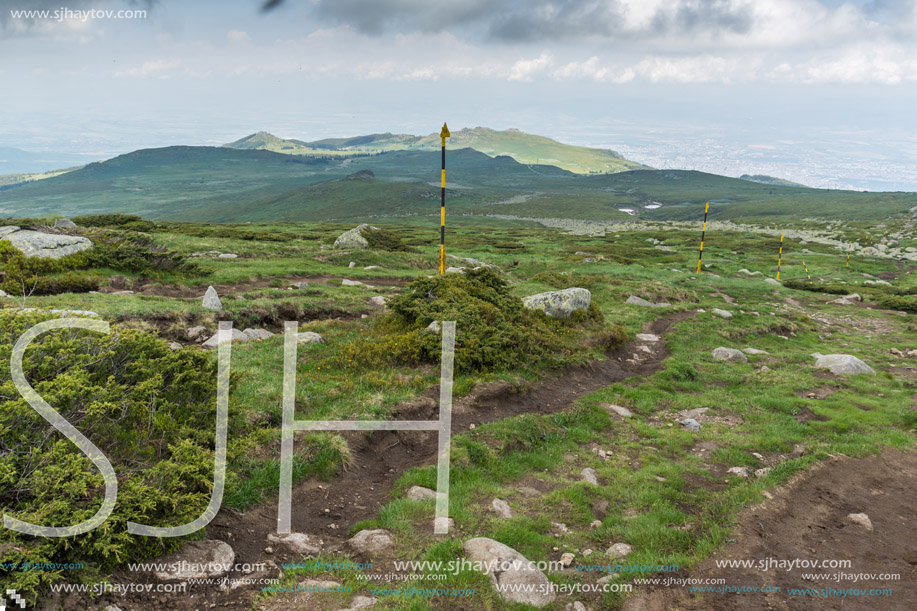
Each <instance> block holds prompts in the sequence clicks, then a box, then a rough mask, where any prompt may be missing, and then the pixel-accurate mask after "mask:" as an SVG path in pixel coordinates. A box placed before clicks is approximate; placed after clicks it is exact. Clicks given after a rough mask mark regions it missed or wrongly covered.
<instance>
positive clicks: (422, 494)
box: [407, 486, 436, 501]
mask: <svg viewBox="0 0 917 611" xmlns="http://www.w3.org/2000/svg"><path fill="white" fill-rule="evenodd" d="M407 497H408V498H409V499H411V500H412V501H429V500H433V499H435V498H436V491H434V490H430V489H429V488H424V487H423V486H411V488H410V489H409V490H408V494H407Z"/></svg>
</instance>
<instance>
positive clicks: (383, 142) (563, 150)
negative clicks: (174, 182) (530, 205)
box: [224, 127, 646, 174]
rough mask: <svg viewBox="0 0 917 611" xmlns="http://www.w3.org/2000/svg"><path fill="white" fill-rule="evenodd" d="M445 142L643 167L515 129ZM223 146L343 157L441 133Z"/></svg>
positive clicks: (262, 137) (554, 159)
mask: <svg viewBox="0 0 917 611" xmlns="http://www.w3.org/2000/svg"><path fill="white" fill-rule="evenodd" d="M447 144H448V146H449V148H450V149H452V148H456V149H458V148H465V147H468V148H473V149H475V150H476V151H480V152H482V153H484V154H486V155H489V156H491V157H497V156H500V155H506V156H509V157H512V158H513V159H515V160H516V161H518V162H519V163H522V164H526V165H529V164H536V165H553V166H556V167H559V168H562V169H565V170H569V171H571V172H576V173H578V174H607V173H614V172H624V171H627V170H633V169H639V168H645V167H646V166H642V165H640V164H639V163H635V162H633V161H630V160H628V159H625V158H624V157H623V156H621V155H620V154H619V153H617V152H615V151H612V150H609V149H597V148H589V147H584V146H573V145H570V144H563V143H561V142H558V141H556V140H552V139H551V138H547V137H545V136H537V135H534V134H527V133H525V132H523V131H520V130H518V129H507V130H503V131H498V130H493V129H490V128H487V127H475V128H465V129H460V130H457V131H454V132H452V137H451V138H450V139H449V140H448V143H447ZM224 146H225V147H228V148H235V149H263V150H269V151H273V152H275V153H286V154H291V155H313V156H317V155H333V156H347V155H357V154H376V153H384V152H388V151H398V150H439V148H440V146H441V141H440V137H439V133H433V134H430V135H427V136H412V135H408V134H392V133H384V134H369V135H365V136H354V137H352V138H325V139H323V140H316V141H313V142H303V141H301V140H291V139H283V138H278V137H277V136H274V135H273V134H269V133H267V132H258V133H256V134H252V135H250V136H246V137H245V138H242V139H240V140H236V141H235V142H231V143H229V144H226V145H224Z"/></svg>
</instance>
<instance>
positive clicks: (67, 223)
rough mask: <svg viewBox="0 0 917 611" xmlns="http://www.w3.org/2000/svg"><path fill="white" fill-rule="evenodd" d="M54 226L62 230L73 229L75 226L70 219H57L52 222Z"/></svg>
mask: <svg viewBox="0 0 917 611" xmlns="http://www.w3.org/2000/svg"><path fill="white" fill-rule="evenodd" d="M54 226H55V227H62V228H64V229H75V228H76V226H77V225H76V223H74V222H73V221H71V220H70V219H57V220H56V221H54Z"/></svg>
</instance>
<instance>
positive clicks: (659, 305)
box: [624, 295, 671, 308]
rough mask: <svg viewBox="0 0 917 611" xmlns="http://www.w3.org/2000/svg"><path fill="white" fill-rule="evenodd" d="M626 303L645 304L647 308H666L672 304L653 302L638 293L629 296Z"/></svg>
mask: <svg viewBox="0 0 917 611" xmlns="http://www.w3.org/2000/svg"><path fill="white" fill-rule="evenodd" d="M624 303H629V304H630V305H638V306H643V307H645V308H665V307H668V306H669V305H671V304H668V303H651V302H649V301H647V300H646V299H642V298H640V297H637V296H636V295H631V296H630V297H628V298H627V301H625V302H624Z"/></svg>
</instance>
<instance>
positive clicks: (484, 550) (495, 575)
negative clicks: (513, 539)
mask: <svg viewBox="0 0 917 611" xmlns="http://www.w3.org/2000/svg"><path fill="white" fill-rule="evenodd" d="M464 548H465V556H466V557H467V558H468V560H470V561H472V562H475V563H479V564H480V565H481V566H482V567H485V570H484V572H485V574H486V575H489V576H490V578H491V580H492V581H493V584H494V586H495V588H496V590H497V593H498V596H500V598H502V599H503V600H507V601H511V602H517V603H525V604H528V605H532V606H534V607H539V608H540V607H545V606H547V605H549V604H551V603H552V602H554V600H555V598H556V595H555V594H554V593H553V592H552V591H551V586H550V582H549V581H548V578H547V577H546V576H545V574H544V573H543V572H541V571H540V570H538V568H536V567H535V566H534V565H533V564H532V563H531V562H529V560H528V559H527V558H526V557H525V556H523V555H522V554H520V553H519V552H517V551H516V550H514V549H513V548H511V547H509V546H507V545H504V544H502V543H500V542H498V541H494V540H493V539H488V538H486V537H478V538H475V539H469V540H468V541H466V542H465V545H464Z"/></svg>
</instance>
